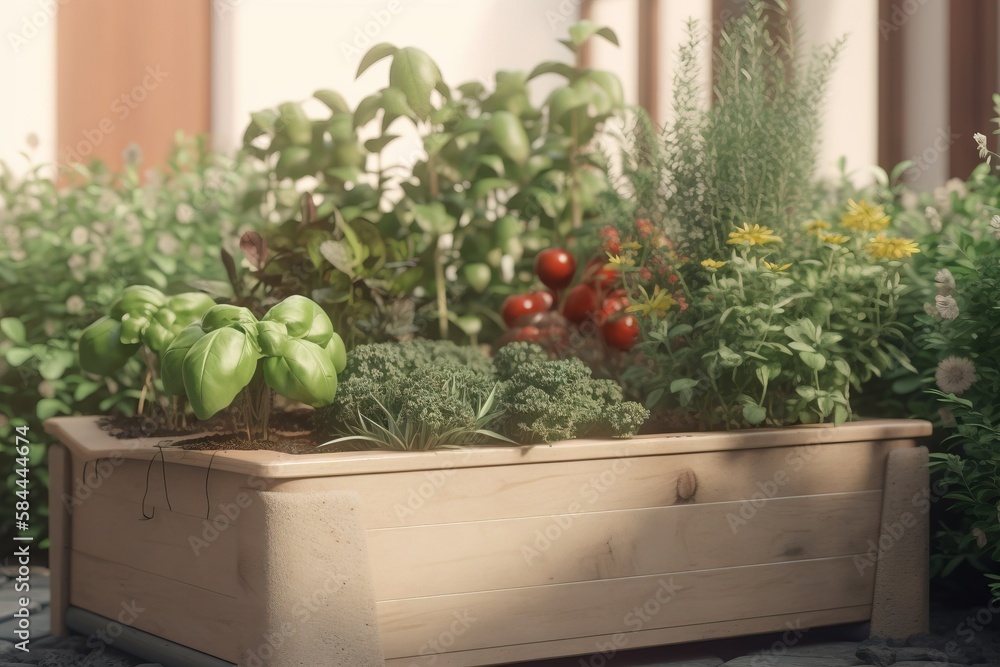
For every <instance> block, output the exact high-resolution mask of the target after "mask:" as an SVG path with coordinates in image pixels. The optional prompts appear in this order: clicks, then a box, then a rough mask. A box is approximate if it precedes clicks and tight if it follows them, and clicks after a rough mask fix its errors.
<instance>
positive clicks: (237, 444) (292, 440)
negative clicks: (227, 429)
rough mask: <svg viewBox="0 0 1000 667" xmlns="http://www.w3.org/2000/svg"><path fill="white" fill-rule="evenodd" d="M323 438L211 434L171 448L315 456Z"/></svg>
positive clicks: (184, 441)
mask: <svg viewBox="0 0 1000 667" xmlns="http://www.w3.org/2000/svg"><path fill="white" fill-rule="evenodd" d="M325 441H326V440H325V438H322V437H320V436H318V435H317V434H315V433H303V432H298V433H288V432H279V431H276V430H275V432H274V433H272V437H271V438H270V439H268V440H252V441H251V440H247V437H246V434H243V435H240V434H237V433H213V434H211V435H206V436H201V437H198V438H191V439H188V440H181V441H180V442H175V443H174V444H173V445H172V446H173V447H180V448H181V449H192V450H201V451H211V450H222V451H225V450H227V449H230V450H232V449H237V450H241V451H252V450H256V449H266V450H268V451H272V452H281V453H282V454H316V453H318V452H321V451H323V450H317V449H316V447H317V446H318V445H321V444H323V443H324V442H325Z"/></svg>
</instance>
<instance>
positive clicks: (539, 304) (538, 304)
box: [500, 294, 547, 327]
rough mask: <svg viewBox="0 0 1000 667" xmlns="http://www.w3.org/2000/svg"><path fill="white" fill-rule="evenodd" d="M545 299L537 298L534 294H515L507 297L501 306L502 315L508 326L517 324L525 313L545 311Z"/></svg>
mask: <svg viewBox="0 0 1000 667" xmlns="http://www.w3.org/2000/svg"><path fill="white" fill-rule="evenodd" d="M545 310H547V307H546V306H545V301H544V299H540V298H536V297H535V296H534V295H533V294H514V295H513V296H509V297H507V298H506V299H505V300H504V302H503V306H502V307H501V308H500V315H501V316H502V317H503V321H504V322H506V323H507V326H509V327H512V326H514V325H516V324H517V322H518V320H520V319H521V318H522V317H524V316H525V315H532V314H534V313H541V312H545Z"/></svg>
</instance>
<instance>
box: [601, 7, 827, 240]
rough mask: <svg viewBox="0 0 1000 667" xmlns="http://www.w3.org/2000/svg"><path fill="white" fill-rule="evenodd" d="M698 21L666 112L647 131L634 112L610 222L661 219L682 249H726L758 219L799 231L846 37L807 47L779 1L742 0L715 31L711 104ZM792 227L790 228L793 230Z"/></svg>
mask: <svg viewBox="0 0 1000 667" xmlns="http://www.w3.org/2000/svg"><path fill="white" fill-rule="evenodd" d="M704 39H705V35H704V34H703V32H702V31H701V29H700V28H699V26H698V23H697V22H696V21H691V22H689V24H688V40H687V42H686V43H685V44H684V45H683V46H682V47H681V49H680V51H679V53H678V57H677V69H676V74H675V76H674V81H673V90H674V102H673V111H674V119H673V121H672V122H671V123H670V124H669V125H668V126H667V127H666V128H665V129H664V130H663V132H662V133H661V134H659V135H658V137H657V135H656V134H655V133H653V134H651V133H650V129H649V128H650V125H649V123H648V119H645V118H644V117H643V116H642V114H641V112H640V115H639V117H638V119H637V121H636V123H635V126H634V130H633V132H632V133H631V139H630V142H629V146H628V149H627V151H626V155H625V156H624V161H623V162H624V169H623V172H624V180H625V181H626V183H625V190H626V191H627V192H628V195H629V196H628V197H627V198H618V199H617V201H615V202H613V204H612V206H613V207H614V208H615V209H616V210H613V211H608V212H607V213H608V214H609V215H613V216H615V217H616V218H617V219H619V220H621V219H628V218H629V217H631V218H633V219H634V218H636V217H644V218H649V219H651V220H652V221H653V222H654V223H656V224H658V225H659V226H660V227H661V228H662V229H663V231H664V232H665V233H666V234H667V236H668V237H669V238H670V239H671V240H672V241H673V242H675V243H677V244H678V246H679V250H680V251H681V254H683V255H687V256H700V257H707V256H724V255H728V251H727V249H726V240H727V237H728V234H729V232H731V231H732V230H733V229H734V228H735V227H738V226H741V225H743V223H747V222H748V223H750V224H760V225H764V226H767V227H770V228H772V229H775V230H778V231H779V232H781V233H782V234H784V235H785V236H791V235H794V234H795V233H798V231H799V229H800V226H801V223H802V222H803V221H804V220H806V219H807V218H808V216H809V215H810V213H811V210H812V208H813V206H814V203H815V202H816V201H817V197H818V191H817V187H816V182H815V167H816V161H817V154H818V148H819V133H820V121H821V113H822V105H823V93H824V91H825V89H826V85H827V82H828V80H829V77H830V74H831V71H832V68H833V64H834V62H835V61H836V59H837V56H838V53H839V52H840V49H841V46H842V44H843V40H840V41H837V42H835V43H834V44H832V45H829V46H824V47H818V48H815V49H812V50H811V52H809V53H802V52H801V49H800V45H799V44H800V41H801V34H800V30H799V29H798V28H797V27H796V26H795V24H794V21H793V20H792V19H791V17H790V16H789V13H788V9H787V7H786V6H785V5H784V3H783V2H781V0H772V2H765V1H764V0H749V1H748V2H747V8H746V12H745V13H744V14H743V15H741V16H739V17H738V18H736V19H734V20H732V21H730V22H729V23H728V24H727V25H726V26H725V27H724V28H723V30H722V33H721V37H720V40H719V47H718V49H717V51H716V53H715V58H714V70H713V78H714V88H713V102H712V104H711V105H707V104H706V95H705V91H704V88H703V83H702V81H703V78H702V76H701V74H702V71H703V66H702V63H701V59H700V57H699V53H700V50H701V44H702V42H703V40H704ZM793 232H794V233H793Z"/></svg>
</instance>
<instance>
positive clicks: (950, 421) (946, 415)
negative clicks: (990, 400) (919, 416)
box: [938, 408, 1000, 511]
mask: <svg viewBox="0 0 1000 667" xmlns="http://www.w3.org/2000/svg"><path fill="white" fill-rule="evenodd" d="M938 416H939V417H941V425H942V426H944V427H945V428H955V427H956V426H958V422H957V421H955V414H954V413H953V412H952V411H951V410H949V409H948V408H938ZM998 511H1000V510H998Z"/></svg>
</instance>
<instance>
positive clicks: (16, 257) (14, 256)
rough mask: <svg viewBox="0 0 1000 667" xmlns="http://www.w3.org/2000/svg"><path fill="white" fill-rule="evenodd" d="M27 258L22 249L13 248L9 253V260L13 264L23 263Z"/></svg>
mask: <svg viewBox="0 0 1000 667" xmlns="http://www.w3.org/2000/svg"><path fill="white" fill-rule="evenodd" d="M27 258H28V253H26V252H24V250H23V249H22V248H15V249H13V250H11V251H10V259H11V261H13V262H23V261H24V260H25V259H27Z"/></svg>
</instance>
